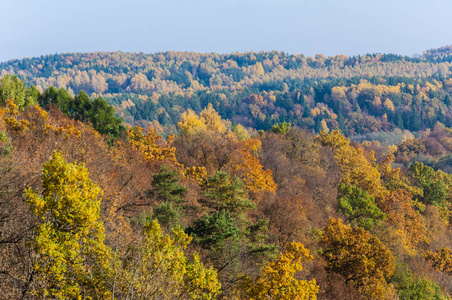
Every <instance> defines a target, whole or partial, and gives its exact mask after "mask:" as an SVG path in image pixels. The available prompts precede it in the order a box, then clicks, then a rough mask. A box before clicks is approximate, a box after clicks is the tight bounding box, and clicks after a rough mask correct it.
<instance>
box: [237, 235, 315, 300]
mask: <svg viewBox="0 0 452 300" xmlns="http://www.w3.org/2000/svg"><path fill="white" fill-rule="evenodd" d="M312 258H313V257H312V255H310V254H309V250H308V249H306V248H305V247H304V246H303V245H302V244H301V243H297V242H292V243H288V244H287V245H286V247H285V252H284V253H280V254H279V256H278V258H277V259H276V260H275V261H271V262H269V263H268V264H267V265H266V266H265V267H264V268H263V269H262V276H257V277H256V278H255V279H254V280H252V279H251V278H249V277H248V276H245V277H244V279H243V282H242V292H243V296H244V298H245V299H255V300H261V299H262V300H263V299H297V300H308V299H317V293H318V292H319V287H318V285H317V284H316V281H315V279H312V280H310V281H307V280H301V279H297V278H296V273H297V272H300V271H302V270H303V262H307V261H310V260H311V259H312Z"/></svg>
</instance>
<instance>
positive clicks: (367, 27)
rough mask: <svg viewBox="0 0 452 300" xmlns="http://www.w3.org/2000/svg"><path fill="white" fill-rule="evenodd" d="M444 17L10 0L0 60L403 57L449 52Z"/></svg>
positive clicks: (442, 12)
mask: <svg viewBox="0 0 452 300" xmlns="http://www.w3.org/2000/svg"><path fill="white" fill-rule="evenodd" d="M450 9H452V2H448V1H445V0H433V1H430V2H429V4H428V6H427V5H426V2H424V1H418V0H416V1H405V0H404V1H398V2H395V1H389V0H383V1H380V2H379V3H364V2H362V1H356V0H344V1H341V2H339V1H334V0H324V1H313V0H309V1H295V0H281V1H269V0H261V1H257V0H242V1H239V0H230V1H207V0H196V1H192V2H187V1H182V0H173V1H169V0H168V1H136V0H135V1H133V0H132V1H129V2H123V1H119V0H111V1H106V0H98V1H93V0H91V1H88V0H80V1H78V2H77V3H75V2H62V1H55V0H43V1H39V2H37V1H32V0H18V1H14V2H12V1H11V2H6V3H1V4H0V11H2V12H3V14H2V15H3V18H2V19H0V44H1V45H2V47H1V48H0V61H7V60H11V59H20V58H24V57H39V56H41V55H48V54H55V53H70V52H98V51H104V52H110V51H122V52H144V53H156V52H164V51H189V52H201V53H211V52H215V53H220V54H227V53H234V52H249V51H255V52H260V51H271V50H277V51H283V52H286V53H290V54H304V55H306V56H315V55H316V54H324V55H325V56H334V55H337V54H345V55H348V56H353V55H363V54H367V53H394V54H399V55H408V56H413V55H414V54H421V53H422V51H424V50H429V49H432V48H439V47H442V46H446V45H450V44H452V41H451V40H450V38H449V37H450V36H452V20H451V19H450V18H449V17H448V12H449V11H450Z"/></svg>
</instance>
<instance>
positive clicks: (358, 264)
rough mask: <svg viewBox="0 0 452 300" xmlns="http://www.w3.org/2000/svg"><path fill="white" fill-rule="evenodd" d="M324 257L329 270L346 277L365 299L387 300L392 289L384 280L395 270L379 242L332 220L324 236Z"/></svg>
mask: <svg viewBox="0 0 452 300" xmlns="http://www.w3.org/2000/svg"><path fill="white" fill-rule="evenodd" d="M320 245H321V247H322V252H321V255H322V256H323V258H325V260H326V263H327V265H326V269H327V270H329V271H332V272H335V273H339V274H341V275H342V276H344V278H345V281H346V283H350V284H352V285H354V286H356V287H357V289H358V290H359V291H360V292H361V294H362V295H363V296H364V298H366V299H387V298H388V297H389V296H390V294H392V292H393V289H392V287H391V286H388V285H387V283H386V280H385V278H388V277H390V276H391V275H392V273H393V272H394V268H395V261H394V257H393V256H392V254H391V252H390V250H389V249H387V248H386V246H385V245H383V243H381V242H380V240H379V239H378V238H376V237H375V236H373V235H372V234H370V233H369V232H367V231H366V230H364V229H362V228H361V227H355V228H353V229H352V228H351V226H350V225H344V224H343V223H342V220H340V219H330V222H329V224H328V226H326V227H325V228H324V230H323V232H322V235H321V240H320Z"/></svg>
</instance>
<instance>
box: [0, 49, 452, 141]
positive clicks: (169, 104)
mask: <svg viewBox="0 0 452 300" xmlns="http://www.w3.org/2000/svg"><path fill="white" fill-rule="evenodd" d="M449 50H450V47H443V48H440V49H433V50H429V51H425V52H424V55H423V56H422V57H421V58H410V57H403V56H399V55H394V54H372V55H362V56H354V57H347V56H345V55H337V56H334V57H325V56H323V55H316V56H315V57H314V58H313V57H305V56H303V55H288V54H286V53H283V52H277V51H272V52H259V53H254V52H250V53H233V54H224V55H220V54H214V53H210V54H209V53H205V54H201V53H192V52H164V53H156V54H145V53H122V52H96V53H68V54H58V55H48V56H41V57H37V58H24V59H20V60H11V61H8V62H4V63H0V73H1V74H2V75H5V74H7V73H8V74H17V75H18V76H19V77H21V78H22V79H26V80H27V81H28V83H29V84H33V85H35V86H36V87H37V88H38V90H40V91H43V90H45V89H46V88H48V87H49V86H55V87H57V88H64V89H67V90H68V91H69V92H70V93H72V94H73V95H75V94H78V93H79V92H80V91H81V90H84V91H85V92H87V93H88V94H89V95H91V97H93V98H95V97H97V96H99V95H101V96H102V97H103V98H105V99H106V100H107V101H108V102H109V103H110V104H112V105H114V106H115V108H116V111H117V113H118V114H119V115H121V116H122V117H124V120H125V121H126V122H127V123H130V124H137V125H142V126H147V125H148V124H146V123H148V122H147V121H152V122H153V126H154V127H155V128H160V129H161V130H163V131H175V125H176V124H177V122H178V121H179V119H180V115H181V113H182V112H183V111H185V110H187V109H192V110H194V111H195V112H197V113H199V112H200V111H201V110H202V109H204V108H205V107H207V105H208V104H209V103H211V104H212V105H213V108H214V109H215V110H216V111H218V112H219V113H220V115H221V116H222V117H223V118H227V119H229V120H231V121H232V122H235V123H240V124H242V125H244V126H246V127H250V128H255V129H258V130H259V129H263V130H267V129H269V128H270V127H271V126H272V125H273V124H275V123H278V122H290V123H292V125H296V126H299V127H302V128H307V129H309V130H313V131H315V132H319V131H320V130H332V129H341V130H342V132H344V133H345V134H346V135H348V136H353V135H357V134H369V133H372V132H379V131H392V130H394V129H395V128H399V129H407V130H410V131H419V130H425V129H427V128H432V127H433V126H434V125H435V124H436V123H437V122H441V123H443V124H445V125H446V126H447V127H451V126H452V109H451V108H450V104H451V96H452V95H451V92H452V90H451V89H452V80H451V79H450V76H451V70H450V68H451V66H452V62H451V58H452V56H449Z"/></svg>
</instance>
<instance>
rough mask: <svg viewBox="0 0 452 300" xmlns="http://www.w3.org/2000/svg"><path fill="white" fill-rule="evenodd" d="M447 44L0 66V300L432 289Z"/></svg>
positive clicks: (440, 220) (441, 279) (448, 168)
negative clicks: (412, 50)
mask: <svg viewBox="0 0 452 300" xmlns="http://www.w3.org/2000/svg"><path fill="white" fill-rule="evenodd" d="M448 49H449V48H447V47H445V48H444V49H443V48H441V49H437V50H430V51H427V52H425V53H424V56H423V57H421V58H407V57H399V56H394V55H379V54H378V55H366V56H360V57H353V58H347V57H345V56H336V57H334V58H325V57H322V56H320V55H318V56H316V58H305V57H303V56H295V55H286V54H284V53H279V52H270V53H248V54H232V55H216V54H194V53H162V54H156V55H145V54H124V53H96V54H67V55H66V54H64V55H54V56H46V57H41V58H33V59H23V60H20V61H10V62H7V63H3V64H2V65H0V67H1V68H2V69H3V70H6V71H5V72H8V73H12V72H14V73H17V75H18V76H15V75H11V74H3V75H4V76H3V77H2V78H1V79H0V161H1V168H0V173H1V176H0V191H1V194H0V290H1V291H2V293H1V294H0V298H4V299H44V298H45V299H114V298H115V299H369V300H370V299H450V298H451V296H450V295H452V252H451V250H450V249H452V230H451V221H452V212H451V210H452V174H451V172H452V128H451V126H452V124H450V122H452V119H451V118H452V110H450V107H451V104H452V103H449V102H450V101H451V99H452V98H451V96H452V95H451V94H450V92H449V88H452V79H451V78H450V75H451V74H450V70H449V66H450V64H451V63H450V61H449V59H448V51H449V50H448ZM230 69H233V70H230ZM188 70H191V72H189V71H188ZM202 70H205V71H204V73H203V71H202ZM227 70H229V71H227ZM234 70H236V71H237V73H232V72H235V71H234ZM239 70H240V71H239ZM227 72H231V73H229V74H228V73H227ZM241 72H243V73H241ZM253 72H254V73H253ZM80 74H85V75H86V76H87V77H86V78H85V75H80ZM121 74H122V75H121ZM175 74H179V75H180V74H185V75H186V77H187V78H189V79H190V80H187V82H186V84H185V85H184V84H182V81H180V80H182V79H179V77H177V76H176V75H175ZM190 74H191V75H190ZM202 74H204V75H202ZM226 74H228V75H227V76H226ZM242 75H243V77H241V76H242ZM77 76H78V77H77ZM80 76H81V77H80ZM96 76H98V77H96ZM115 76H117V77H121V76H124V81H123V83H122V84H118V85H117V86H116V90H114V88H113V86H114V85H115V84H116V83H118V81H117V80H119V79H118V78H116V77H115ZM172 76H173V77H172ZM222 76H226V77H224V78H223V77H222ZM234 76H236V77H234ZM82 77H83V78H85V79H86V81H83V80H81V79H80V78H82ZM182 77H183V76H182ZM20 78H22V79H26V80H27V81H26V82H25V81H22V80H21V79H20ZM64 78H66V79H67V81H62V80H63V79H64ZM77 78H78V79H77ZM93 78H97V79H96V80H97V81H93ZM100 78H103V80H104V81H102V79H100ZM171 78H173V79H171ZM212 78H213V79H212ZM215 78H220V79H221V80H218V81H215V80H216V79H215ZM226 78H230V79H231V81H227V80H226ZM79 79H80V80H81V81H79ZM78 82H80V83H78ZM81 82H84V83H83V84H82V83H81ZM94 82H101V83H102V82H104V85H103V86H104V88H105V89H104V90H96V89H97V88H98V86H95V84H94ZM31 83H33V84H31ZM212 83H213V84H212ZM52 85H55V86H56V87H53V86H52ZM140 89H141V90H140ZM82 90H85V91H86V92H84V91H82ZM104 99H107V100H104ZM108 102H110V103H112V104H113V105H114V106H115V107H116V109H117V111H116V112H115V109H114V107H113V106H110V105H109V104H108ZM147 108H149V114H147V113H146V109H147ZM151 112H153V113H151ZM116 113H119V115H120V116H121V115H122V116H124V120H125V121H123V120H122V119H121V118H119V117H118V115H117V114H116ZM138 114H141V115H140V117H137V116H138ZM162 115H163V116H167V118H164V117H161V116H162ZM164 120H167V121H164ZM132 124H133V125H140V124H141V125H146V126H147V127H145V128H143V127H139V126H131V125H132ZM149 125H150V126H149ZM148 126H149V127H148ZM172 131H174V132H175V133H176V134H172V133H171V132H172Z"/></svg>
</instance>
